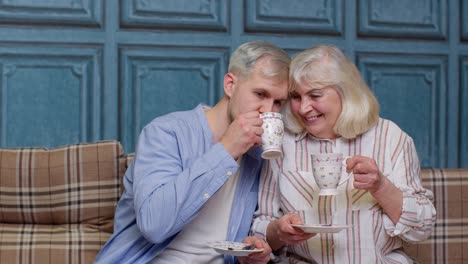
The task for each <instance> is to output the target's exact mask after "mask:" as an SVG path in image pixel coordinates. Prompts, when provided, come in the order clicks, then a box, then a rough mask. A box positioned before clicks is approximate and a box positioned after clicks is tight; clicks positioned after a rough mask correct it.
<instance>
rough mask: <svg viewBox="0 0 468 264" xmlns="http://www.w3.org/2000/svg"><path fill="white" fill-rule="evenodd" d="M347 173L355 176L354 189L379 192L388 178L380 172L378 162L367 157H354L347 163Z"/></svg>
mask: <svg viewBox="0 0 468 264" xmlns="http://www.w3.org/2000/svg"><path fill="white" fill-rule="evenodd" d="M346 172H348V173H349V172H352V173H353V175H354V188H356V189H361V190H367V191H369V192H371V193H375V192H377V191H378V190H379V189H380V188H381V187H382V186H383V185H384V183H385V180H386V177H385V176H384V175H383V174H382V173H381V172H380V170H379V167H378V166H377V162H376V161H375V160H374V159H372V158H369V157H365V156H353V157H351V158H349V159H348V160H347V161H346Z"/></svg>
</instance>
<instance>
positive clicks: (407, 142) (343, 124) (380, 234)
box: [252, 45, 436, 263]
mask: <svg viewBox="0 0 468 264" xmlns="http://www.w3.org/2000/svg"><path fill="white" fill-rule="evenodd" d="M289 80H290V91H289V94H290V101H289V103H288V105H286V106H285V115H286V128H287V131H286V134H285V137H284V142H283V153H284V156H283V158H282V159H277V160H270V161H268V162H266V163H265V165H264V168H263V172H262V175H261V178H260V193H259V208H258V210H257V212H256V218H255V220H254V224H253V226H252V232H253V233H255V234H256V235H259V236H263V237H264V238H265V239H266V240H267V242H268V243H269V244H270V245H271V247H272V249H273V250H275V251H276V252H282V253H284V254H282V255H283V256H284V257H285V258H287V259H288V260H289V262H290V263H301V262H302V263H304V262H305V263H315V262H317V263H412V260H411V259H410V258H409V257H408V256H407V255H406V254H405V253H404V252H403V251H402V250H401V247H402V244H403V241H421V240H424V239H426V238H427V237H428V236H429V235H430V234H431V232H432V228H433V225H434V222H435V215H436V212H435V209H434V206H433V205H432V203H431V201H430V200H431V199H432V193H431V192H430V191H429V190H426V189H424V188H423V187H422V185H421V180H420V175H419V174H420V167H419V160H418V156H417V153H416V149H415V146H414V143H413V140H412V139H411V137H410V136H408V135H407V134H406V133H405V132H403V131H402V130H401V129H400V128H399V127H398V126H397V125H396V124H395V123H393V122H391V121H389V120H385V119H383V118H380V117H379V106H378V102H377V100H376V98H375V97H374V95H373V94H372V92H371V90H370V89H369V87H368V86H367V85H366V84H365V82H364V80H363V79H362V77H361V75H360V73H359V71H358V70H357V68H356V66H355V65H354V64H353V63H352V62H351V61H350V60H349V59H348V58H347V57H346V56H345V55H344V54H343V52H342V51H341V50H340V49H338V48H336V47H334V46H325V45H321V46H317V47H314V48H312V49H308V50H305V51H303V52H301V53H299V54H297V55H296V56H295V57H294V58H293V61H292V62H291V66H290V79H289ZM315 153H343V155H344V156H350V158H349V159H347V161H346V169H345V170H343V175H342V177H345V176H346V175H347V174H346V173H347V172H348V173H350V172H352V173H353V177H352V180H350V181H347V182H346V183H345V184H343V185H341V186H339V187H338V193H337V194H336V195H332V196H319V189H318V187H317V184H316V182H315V180H314V177H313V176H312V168H311V154H315ZM309 214H312V215H314V218H315V219H316V221H317V224H324V223H325V224H330V223H332V224H333V225H341V226H349V228H346V229H344V230H341V231H340V232H336V233H320V231H318V234H316V233H305V232H304V231H302V230H301V229H299V228H296V227H294V226H292V224H303V223H304V216H305V215H309ZM306 231H307V230H306Z"/></svg>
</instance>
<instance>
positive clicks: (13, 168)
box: [0, 141, 126, 263]
mask: <svg viewBox="0 0 468 264" xmlns="http://www.w3.org/2000/svg"><path fill="white" fill-rule="evenodd" d="M125 163H126V159H125V157H124V156H123V149H122V146H121V145H120V143H119V142H116V141H105V142H98V143H89V144H77V145H69V146H65V147H61V148H56V149H51V150H47V149H38V148H23V149H0V263H92V261H93V260H94V257H95V255H96V254H97V253H98V252H99V250H100V248H101V247H102V245H103V244H104V243H105V242H106V241H107V239H108V238H109V237H110V235H111V234H112V231H113V218H114V210H115V206H116V204H117V201H118V199H119V197H120V194H121V191H122V190H121V178H122V176H123V174H124V171H125Z"/></svg>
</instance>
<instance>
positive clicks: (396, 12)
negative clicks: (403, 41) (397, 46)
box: [359, 0, 448, 39]
mask: <svg viewBox="0 0 468 264" xmlns="http://www.w3.org/2000/svg"><path fill="white" fill-rule="evenodd" d="M359 3H360V6H359V7H360V9H359V34H360V35H363V36H382V37H411V38H414V37H420V38H442V39H446V38H447V19H448V16H447V10H448V9H447V5H448V4H447V1H443V0H417V1H415V0H399V1H388V0H361V1H359Z"/></svg>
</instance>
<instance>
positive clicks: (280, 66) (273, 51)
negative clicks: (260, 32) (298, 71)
mask: <svg viewBox="0 0 468 264" xmlns="http://www.w3.org/2000/svg"><path fill="white" fill-rule="evenodd" d="M263 58H266V59H268V60H269V67H265V68H262V69H260V70H261V72H260V73H261V74H262V75H263V76H264V77H269V78H283V79H287V77H288V72H289V63H290V62H291V59H290V58H289V56H288V54H287V53H286V52H285V51H284V50H282V49H281V48H279V47H277V46H275V45H273V44H271V43H268V42H266V41H252V42H247V43H244V44H242V45H241V46H239V47H238V48H237V49H236V50H235V51H234V53H233V54H232V56H231V60H230V62H229V68H228V71H229V72H232V73H234V74H236V75H238V76H239V77H240V78H248V77H249V75H250V73H251V72H252V69H254V66H255V64H256V63H257V62H258V61H259V60H260V59H263ZM285 74H286V75H285Z"/></svg>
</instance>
